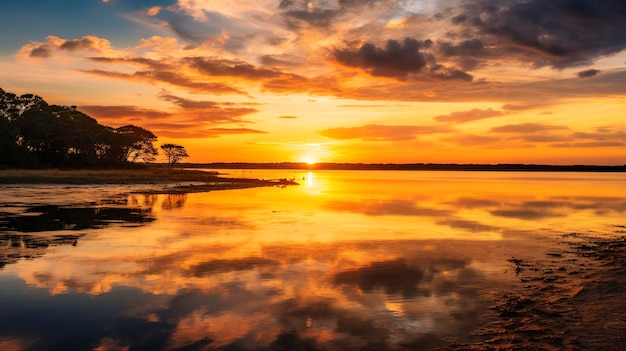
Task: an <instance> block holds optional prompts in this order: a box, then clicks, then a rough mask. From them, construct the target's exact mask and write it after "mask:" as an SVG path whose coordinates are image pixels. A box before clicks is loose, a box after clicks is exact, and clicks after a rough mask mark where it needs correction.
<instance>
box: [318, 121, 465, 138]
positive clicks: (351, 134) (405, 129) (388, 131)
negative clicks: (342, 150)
mask: <svg viewBox="0 0 626 351" xmlns="http://www.w3.org/2000/svg"><path fill="white" fill-rule="evenodd" d="M451 131H453V129H452V128H451V127H448V126H437V125H434V126H385V125H379V124H368V125H365V126H361V127H349V128H346V127H339V128H331V129H325V130H321V131H318V132H317V133H318V134H320V135H323V136H325V137H328V138H332V139H339V140H341V139H363V140H371V141H399V140H411V139H415V138H417V137H419V136H420V135H421V134H438V133H448V132H451Z"/></svg>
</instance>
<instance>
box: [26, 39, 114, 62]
mask: <svg viewBox="0 0 626 351" xmlns="http://www.w3.org/2000/svg"><path fill="white" fill-rule="evenodd" d="M62 51H65V52H78V51H86V52H98V53H111V52H114V51H115V50H113V48H112V47H111V42H110V41H109V40H108V39H104V38H98V37H96V36H92V35H87V36H84V37H82V38H81V39H72V40H68V39H63V38H59V37H57V36H54V35H51V36H48V37H47V38H46V41H45V42H31V43H28V44H26V45H24V46H22V47H21V48H20V50H19V51H18V54H17V56H18V57H31V58H49V57H52V56H54V54H55V53H56V52H62Z"/></svg>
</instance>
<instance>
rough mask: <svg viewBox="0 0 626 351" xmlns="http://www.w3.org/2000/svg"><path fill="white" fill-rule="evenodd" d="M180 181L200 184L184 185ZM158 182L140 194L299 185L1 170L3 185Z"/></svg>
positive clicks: (173, 173)
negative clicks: (151, 188)
mask: <svg viewBox="0 0 626 351" xmlns="http://www.w3.org/2000/svg"><path fill="white" fill-rule="evenodd" d="M180 183H197V184H184V185H181V184H180ZM8 184H11V185H34V184H38V185H40V184H67V185H131V184H132V185H144V184H145V185H156V186H166V185H172V184H175V185H174V186H170V187H161V188H160V189H154V190H149V191H142V192H141V193H152V194H183V193H198V192H207V191H214V190H232V189H247V188H257V187H270V186H281V187H284V186H289V185H298V183H297V182H295V181H294V180H290V179H284V178H283V179H270V180H265V179H253V178H230V177H221V176H219V173H218V172H207V171H198V170H182V169H162V168H146V169H114V170H0V185H8Z"/></svg>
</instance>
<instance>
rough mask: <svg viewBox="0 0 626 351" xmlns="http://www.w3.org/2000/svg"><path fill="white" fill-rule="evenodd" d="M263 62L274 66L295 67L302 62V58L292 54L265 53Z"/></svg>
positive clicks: (262, 58) (262, 57)
mask: <svg viewBox="0 0 626 351" xmlns="http://www.w3.org/2000/svg"><path fill="white" fill-rule="evenodd" d="M261 63H262V64H263V65H267V66H274V67H294V66H298V65H301V64H302V59H298V58H297V57H295V56H291V55H263V56H261Z"/></svg>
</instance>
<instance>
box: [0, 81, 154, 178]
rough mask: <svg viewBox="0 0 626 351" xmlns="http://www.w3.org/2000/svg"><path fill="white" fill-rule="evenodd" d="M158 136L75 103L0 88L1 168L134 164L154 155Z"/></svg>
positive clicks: (113, 166) (99, 166)
mask: <svg viewBox="0 0 626 351" xmlns="http://www.w3.org/2000/svg"><path fill="white" fill-rule="evenodd" d="M156 140H157V137H156V136H155V135H154V134H152V132H150V131H148V130H146V129H143V128H141V127H137V126H133V125H126V126H122V127H119V128H113V127H108V126H105V125H101V124H99V123H98V122H97V121H96V120H95V119H94V118H91V117H90V116H88V115H86V114H84V113H82V112H80V111H78V110H77V109H76V106H59V105H49V104H48V103H47V102H46V101H44V100H43V99H42V98H41V97H39V96H36V95H33V94H24V95H21V96H18V95H15V94H12V93H8V92H5V91H4V90H2V89H0V168H9V167H18V168H46V167H55V168H119V167H129V166H132V165H134V164H135V163H136V162H138V161H153V160H154V159H155V157H156V155H157V153H158V152H157V149H156V148H155V147H154V144H153V143H154V142H155V141H156Z"/></svg>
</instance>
